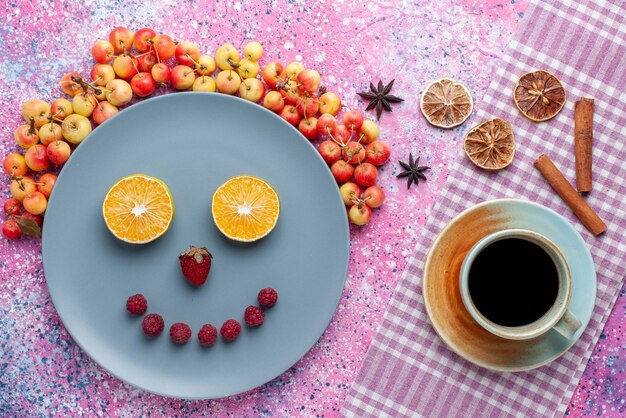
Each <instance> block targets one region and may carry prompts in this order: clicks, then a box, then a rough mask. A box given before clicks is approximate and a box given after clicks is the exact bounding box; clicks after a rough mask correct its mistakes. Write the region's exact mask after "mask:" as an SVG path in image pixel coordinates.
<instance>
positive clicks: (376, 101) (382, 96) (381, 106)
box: [357, 79, 404, 120]
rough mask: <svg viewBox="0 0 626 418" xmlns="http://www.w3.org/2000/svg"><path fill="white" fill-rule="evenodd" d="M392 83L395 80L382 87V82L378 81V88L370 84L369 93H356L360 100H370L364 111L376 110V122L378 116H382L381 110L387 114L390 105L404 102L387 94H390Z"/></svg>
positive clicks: (389, 110)
mask: <svg viewBox="0 0 626 418" xmlns="http://www.w3.org/2000/svg"><path fill="white" fill-rule="evenodd" d="M394 81H396V80H395V79H394V80H391V81H390V82H389V84H387V85H386V86H384V85H383V82H382V81H381V80H378V88H376V87H374V84H373V83H370V91H364V92H360V93H357V94H358V95H359V96H361V97H362V98H364V99H367V100H371V101H370V104H368V105H367V107H366V108H365V110H371V109H374V108H376V119H377V120H379V119H380V115H382V113H383V110H386V111H388V112H391V111H392V109H391V103H400V102H403V101H404V99H401V98H399V97H397V96H393V95H391V94H389V93H390V92H391V88H392V87H393V82H394Z"/></svg>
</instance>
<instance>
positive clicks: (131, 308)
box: [126, 293, 148, 315]
mask: <svg viewBox="0 0 626 418" xmlns="http://www.w3.org/2000/svg"><path fill="white" fill-rule="evenodd" d="M126 310H127V311H128V313H131V314H133V315H143V314H144V313H146V311H147V310H148V301H147V300H146V298H145V296H144V295H142V294H141V293H137V294H136V295H132V296H131V297H129V298H128V299H127V300H126Z"/></svg>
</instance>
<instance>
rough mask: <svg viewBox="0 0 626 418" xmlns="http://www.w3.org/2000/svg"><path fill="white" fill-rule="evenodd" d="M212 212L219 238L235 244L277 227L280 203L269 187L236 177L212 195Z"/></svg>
mask: <svg viewBox="0 0 626 418" xmlns="http://www.w3.org/2000/svg"><path fill="white" fill-rule="evenodd" d="M211 211H212V212H213V220H214V221H215V225H216V226H217V229H219V230H220V231H221V232H222V234H224V235H226V236H227V237H228V238H230V239H232V240H234V241H240V242H253V241H256V240H259V239H261V238H263V237H264V236H266V235H267V234H269V233H270V232H271V231H272V230H273V229H274V227H275V226H276V222H278V216H279V215H280V201H279V199H278V194H277V193H276V191H275V190H274V189H273V188H272V186H270V185H269V184H267V183H266V182H264V181H263V180H261V179H259V178H256V177H252V176H237V177H233V178H231V179H230V180H228V181H227V182H226V183H224V184H222V185H221V186H220V187H218V189H217V190H216V191H215V193H214V194H213V200H212V202H211Z"/></svg>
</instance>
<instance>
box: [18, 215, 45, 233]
mask: <svg viewBox="0 0 626 418" xmlns="http://www.w3.org/2000/svg"><path fill="white" fill-rule="evenodd" d="M16 221H17V225H18V226H19V227H20V230H21V231H22V233H23V234H26V235H33V236H35V237H37V238H41V228H40V227H39V225H37V222H35V221H33V220H32V219H28V218H17V219H16Z"/></svg>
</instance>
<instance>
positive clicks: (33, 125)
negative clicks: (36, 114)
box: [28, 116, 37, 135]
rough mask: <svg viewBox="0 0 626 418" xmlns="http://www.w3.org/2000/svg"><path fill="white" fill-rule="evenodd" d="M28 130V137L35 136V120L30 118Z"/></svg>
mask: <svg viewBox="0 0 626 418" xmlns="http://www.w3.org/2000/svg"><path fill="white" fill-rule="evenodd" d="M29 124H30V128H28V133H29V135H35V134H36V133H37V130H36V129H35V118H33V117H32V116H31V117H30V123H29Z"/></svg>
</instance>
